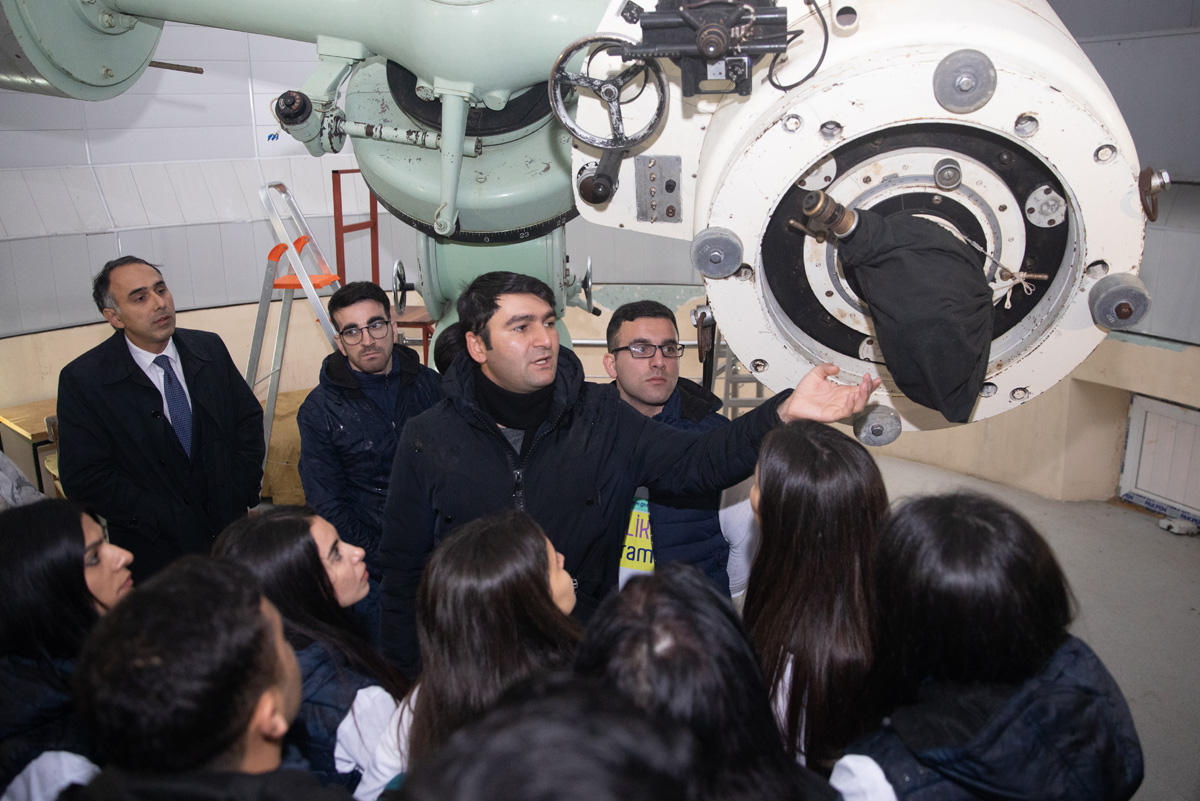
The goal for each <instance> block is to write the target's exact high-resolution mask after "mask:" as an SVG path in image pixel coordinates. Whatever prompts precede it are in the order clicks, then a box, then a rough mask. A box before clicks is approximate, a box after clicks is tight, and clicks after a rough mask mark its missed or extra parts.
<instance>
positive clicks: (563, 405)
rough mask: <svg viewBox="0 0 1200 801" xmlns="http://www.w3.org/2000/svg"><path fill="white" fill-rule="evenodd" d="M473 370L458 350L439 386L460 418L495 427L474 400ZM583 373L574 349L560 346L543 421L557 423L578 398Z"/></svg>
mask: <svg viewBox="0 0 1200 801" xmlns="http://www.w3.org/2000/svg"><path fill="white" fill-rule="evenodd" d="M475 371H476V364H475V361H474V360H472V359H471V357H470V356H469V355H467V354H466V353H460V354H459V355H458V358H456V359H455V360H454V362H453V363H452V364H451V365H450V368H449V369H448V370H446V375H445V376H443V377H442V389H443V391H445V393H446V397H447V398H448V399H449V400H450V402H451V403H453V404H454V408H455V409H457V410H458V412H459V414H461V415H462V416H463V417H466V418H467V419H468V420H475V421H477V422H481V423H483V424H485V426H486V427H490V428H495V427H496V421H495V420H493V419H492V418H491V415H489V414H487V413H486V412H484V411H483V409H481V408H479V403H478V402H477V401H476V400H475ZM583 375H584V373H583V364H582V363H581V362H580V361H579V357H578V356H576V355H575V352H574V351H572V350H571V349H570V348H564V347H560V348H559V349H558V368H557V370H556V371H555V373H554V401H553V402H552V403H551V404H550V414H549V416H548V417H547V418H546V419H547V421H549V422H551V423H554V422H557V421H558V419H559V418H560V417H561V416H562V414H563V412H565V411H566V410H567V409H569V408H571V407H572V406H574V405H575V402H576V401H577V400H579V393H580V391H581V390H582V389H583Z"/></svg>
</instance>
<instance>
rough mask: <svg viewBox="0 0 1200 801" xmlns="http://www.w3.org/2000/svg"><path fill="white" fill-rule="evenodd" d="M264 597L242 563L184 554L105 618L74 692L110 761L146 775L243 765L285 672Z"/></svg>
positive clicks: (86, 650)
mask: <svg viewBox="0 0 1200 801" xmlns="http://www.w3.org/2000/svg"><path fill="white" fill-rule="evenodd" d="M262 600H263V595H262V591H261V589H260V588H259V584H258V580H257V579H255V577H254V574H253V573H251V572H250V571H249V570H248V569H247V568H245V567H243V566H242V565H239V564H236V563H234V562H229V561H226V560H223V559H216V558H213V557H205V556H185V557H183V558H181V559H179V560H178V561H176V562H174V563H173V564H171V565H170V566H168V567H167V568H166V569H164V570H163V571H162V572H160V573H159V574H158V575H156V576H154V577H153V578H151V579H150V580H149V581H147V582H146V583H145V584H144V585H141V586H139V587H138V589H137V591H136V592H133V593H130V594H129V596H128V597H126V598H124V599H122V601H121V603H119V604H117V605H116V606H114V607H113V609H112V610H111V611H110V612H109V613H108V614H106V615H105V616H104V617H102V618H101V619H100V622H99V623H97V624H96V627H95V628H94V629H93V630H92V633H91V635H90V636H89V637H88V639H87V641H86V642H85V644H84V647H83V652H82V653H81V654H80V658H79V666H78V668H77V669H76V671H75V695H76V702H77V705H78V708H79V712H80V715H81V717H82V719H83V720H84V722H85V723H86V724H87V726H88V727H89V728H90V729H91V734H92V736H93V739H94V742H96V743H97V745H98V747H99V749H100V756H101V757H102V759H103V760H104V762H105V763H111V764H112V765H115V766H116V767H119V768H122V769H124V770H129V771H135V772H138V773H177V772H180V771H185V770H197V769H203V768H220V767H228V766H230V765H233V764H236V762H237V761H238V760H239V759H240V758H241V746H242V744H243V735H244V733H245V732H246V729H247V728H248V726H249V725H250V720H251V716H252V715H253V713H254V708H255V705H256V704H257V701H258V699H259V697H260V696H261V695H262V693H263V692H265V691H266V690H267V689H268V688H269V687H271V686H272V685H274V684H275V683H276V682H278V681H279V674H280V672H281V670H282V666H281V665H280V664H279V658H278V655H277V651H276V644H275V638H274V636H273V632H272V628H271V623H270V620H269V619H268V618H267V617H266V616H265V615H263V612H262Z"/></svg>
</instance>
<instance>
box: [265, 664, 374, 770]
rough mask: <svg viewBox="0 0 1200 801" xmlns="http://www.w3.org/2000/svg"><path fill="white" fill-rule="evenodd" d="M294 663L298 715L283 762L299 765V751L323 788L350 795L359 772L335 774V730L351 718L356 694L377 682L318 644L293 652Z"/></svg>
mask: <svg viewBox="0 0 1200 801" xmlns="http://www.w3.org/2000/svg"><path fill="white" fill-rule="evenodd" d="M296 661H297V662H298V663H299V664H300V677H301V689H300V712H299V714H297V715H296V720H295V721H294V722H293V723H292V727H291V728H290V729H288V733H287V739H286V740H285V741H284V747H285V755H286V756H285V759H286V762H287V764H288V765H289V766H290V765H293V764H300V763H299V762H298V761H297V760H296V759H295V752H297V751H298V752H299V754H300V755H301V756H302V757H303V761H306V762H307V763H308V766H309V770H311V771H312V772H313V773H315V774H316V775H317V778H319V779H320V780H321V783H322V784H340V785H342V786H344V787H346V788H347V789H348V790H351V791H353V790H354V788H355V787H356V786H358V780H359V779H360V778H361V776H360V774H359V773H358V771H355V772H354V773H338V771H337V767H336V765H335V763H334V751H335V749H336V748H337V729H338V726H340V725H341V724H342V721H343V720H345V719H346V716H347V715H349V714H350V707H351V706H352V705H353V704H354V696H355V695H356V694H357V693H358V691H359V690H361V689H363V688H364V687H370V686H371V685H373V684H378V683H379V682H377V681H375V680H374V679H372V678H370V677H368V676H365V675H363V674H362V673H359V672H358V671H356V670H354V669H353V668H351V667H350V666H349V665H348V664H346V660H345V659H343V658H342V657H340V656H339V655H337V654H336V653H334V652H333V651H331V650H330V649H329V648H327V647H326V646H324V645H322V644H321V643H318V642H310V643H309V644H308V645H304V646H301V647H298V648H296Z"/></svg>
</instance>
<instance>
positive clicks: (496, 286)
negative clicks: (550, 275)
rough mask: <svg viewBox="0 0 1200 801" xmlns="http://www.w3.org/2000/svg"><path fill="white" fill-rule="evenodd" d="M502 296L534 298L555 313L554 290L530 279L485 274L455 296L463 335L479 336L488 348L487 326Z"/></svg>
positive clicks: (530, 277) (504, 272)
mask: <svg viewBox="0 0 1200 801" xmlns="http://www.w3.org/2000/svg"><path fill="white" fill-rule="evenodd" d="M501 295H534V296H536V297H539V298H541V299H542V300H544V301H546V303H547V304H548V305H549V306H550V308H551V309H556V306H555V302H554V290H552V289H550V287H548V286H546V284H545V283H543V282H542V281H539V280H538V279H536V278H534V277H533V276H530V275H523V274H521V273H513V272H508V271H505V270H497V271H495V272H490V273H484V274H483V275H481V276H479V277H478V278H476V279H475V280H474V281H472V282H471V284H470V286H468V287H467V288H466V289H464V290H463V293H462V294H461V295H459V296H458V320H459V322H460V323H462V327H463V332H464V334H465V333H472V334H476V335H478V336H479V338H480V339H482V340H483V344H484V345H485V346H486V347H489V348H490V347H491V346H492V342H491V337H490V335H489V334H488V330H487V324H488V321H489V320H491V319H492V315H493V314H495V313H496V309H497V308H499V306H498V305H497V303H496V300H497V298H499V297H500V296H501Z"/></svg>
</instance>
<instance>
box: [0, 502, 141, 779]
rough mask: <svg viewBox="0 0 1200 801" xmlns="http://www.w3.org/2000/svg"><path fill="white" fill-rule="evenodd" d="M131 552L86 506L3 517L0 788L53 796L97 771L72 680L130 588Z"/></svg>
mask: <svg viewBox="0 0 1200 801" xmlns="http://www.w3.org/2000/svg"><path fill="white" fill-rule="evenodd" d="M131 562H133V554H131V553H130V552H129V551H126V550H125V549H123V548H118V547H117V546H115V545H113V544H111V543H109V542H108V538H107V536H106V535H105V533H104V529H103V528H102V526H101V525H100V522H99V521H98V520H97V519H96V518H95V517H94V516H93V515H91V514H89V513H88V512H86V511H85V510H84V509H83V508H82V507H80V506H78V505H76V504H74V503H71V502H69V501H63V500H46V501H39V502H38V503H33V504H30V505H28V506H19V507H15V508H13V509H9V510H7V511H4V512H0V587H2V588H3V591H2V592H0V788H3V793H2V794H3V797H4V798H5V799H6V801H8V799H12V801H23V800H24V799H43V798H55V797H56V796H57V795H58V792H59V791H60V790H61V789H63V788H64V787H66V786H67V785H69V784H72V783H74V782H81V783H84V782H86V781H87V780H88V779H90V778H91V776H92V775H93V774H95V772H96V770H97V769H96V766H95V765H94V764H92V762H91V759H90V757H91V755H92V747H91V745H90V743H89V742H88V738H87V736H86V733H85V732H83V730H82V729H81V727H80V725H79V722H78V720H77V718H76V715H75V707H74V703H73V702H72V700H71V674H72V673H73V671H74V667H75V658H76V657H77V656H78V654H79V650H80V648H81V647H82V646H83V641H84V639H85V638H86V637H87V635H88V632H89V631H91V628H92V626H93V625H94V624H95V622H96V621H97V620H98V619H99V617H100V615H102V614H104V613H105V612H107V611H108V609H109V608H110V607H112V606H113V605H114V604H115V603H116V602H117V601H118V600H120V599H121V598H122V597H123V596H124V595H125V594H126V593H128V592H129V591H130V590H131V589H132V588H133V579H132V577H131V576H130V572H129V565H130V563H131Z"/></svg>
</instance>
